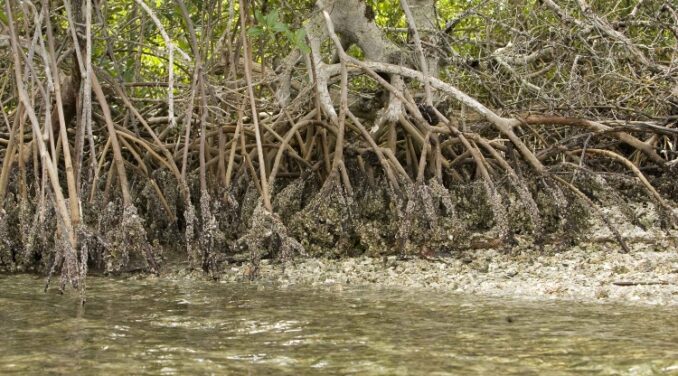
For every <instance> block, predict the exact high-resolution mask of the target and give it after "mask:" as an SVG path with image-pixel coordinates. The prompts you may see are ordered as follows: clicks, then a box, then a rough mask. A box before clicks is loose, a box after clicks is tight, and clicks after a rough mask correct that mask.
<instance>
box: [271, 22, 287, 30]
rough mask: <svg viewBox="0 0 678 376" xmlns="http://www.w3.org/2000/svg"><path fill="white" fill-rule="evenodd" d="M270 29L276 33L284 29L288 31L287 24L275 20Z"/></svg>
mask: <svg viewBox="0 0 678 376" xmlns="http://www.w3.org/2000/svg"><path fill="white" fill-rule="evenodd" d="M272 29H273V31H275V32H276V33H284V32H286V31H289V27H288V26H287V24H284V23H282V22H276V23H275V24H273V27H272Z"/></svg>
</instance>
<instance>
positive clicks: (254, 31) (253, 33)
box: [247, 26, 264, 37]
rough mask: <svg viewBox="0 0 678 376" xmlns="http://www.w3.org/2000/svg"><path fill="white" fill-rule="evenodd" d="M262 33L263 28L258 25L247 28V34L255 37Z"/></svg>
mask: <svg viewBox="0 0 678 376" xmlns="http://www.w3.org/2000/svg"><path fill="white" fill-rule="evenodd" d="M263 33H264V30H263V29H262V28H260V27H258V26H252V27H250V28H249V29H248V30H247V35H249V36H251V37H257V36H259V35H261V34H263Z"/></svg>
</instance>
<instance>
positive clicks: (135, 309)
mask: <svg viewBox="0 0 678 376" xmlns="http://www.w3.org/2000/svg"><path fill="white" fill-rule="evenodd" d="M43 283H44V279H43V278H38V277H35V276H28V275H12V276H1V275H0V374H3V375H4V374H21V375H24V374H69V375H70V374H106V375H129V374H133V375H137V374H153V375H156V374H166V375H172V374H181V375H195V374H257V375H262V374H263V375H265V374H294V375H299V374H322V375H327V374H388V375H393V374H422V375H428V374H464V375H469V374H488V375H495V374H502V375H507V374H520V375H525V374H528V375H529V374H534V375H547V374H553V375H563V374H599V375H608V374H609V375H612V374H634V375H643V374H678V312H675V311H673V310H669V309H662V308H638V307H630V306H628V307H625V306H613V305H585V304H577V303H571V302H566V303H543V302H541V303H534V302H532V303H530V302H524V301H511V300H492V299H481V298H478V297H471V296H459V295H450V294H441V293H436V292H425V291H409V292H403V291H398V290H375V289H353V288H344V289H342V290H338V289H337V288H336V287H335V288H301V287H288V288H280V287H274V286H264V285H248V284H220V283H212V282H204V281H193V282H187V281H181V282H172V281H165V280H162V281H154V280H141V281H139V280H120V279H108V278H93V277H90V278H89V279H88V297H89V298H88V301H87V303H86V305H85V306H84V307H80V305H79V304H78V298H77V296H76V294H72V293H71V294H68V293H67V294H66V295H64V296H61V295H58V294H57V293H56V292H53V291H50V292H47V293H43V292H42V286H43Z"/></svg>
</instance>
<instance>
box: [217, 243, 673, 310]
mask: <svg viewBox="0 0 678 376" xmlns="http://www.w3.org/2000/svg"><path fill="white" fill-rule="evenodd" d="M536 253H537V252H536V251H532V252H529V251H526V252H523V253H520V254H512V255H507V254H505V253H502V252H499V251H496V250H475V251H473V252H468V253H465V254H462V255H457V256H455V257H445V258H437V259H435V260H424V259H419V258H417V259H409V260H401V259H398V258H397V257H395V256H390V257H386V258H370V257H359V258H348V259H343V260H328V259H297V260H296V261H295V262H288V263H287V264H286V265H285V267H284V268H283V267H282V265H280V264H276V263H270V262H269V261H268V260H263V261H262V264H261V270H260V277H259V281H260V282H263V283H275V284H279V285H281V286H288V285H299V284H303V285H313V286H327V287H330V288H333V289H343V288H347V287H351V286H373V287H375V288H384V287H388V288H425V289H433V290H445V291H448V292H458V293H465V294H476V295H483V296H494V297H511V298H520V299H529V300H539V299H560V300H573V301H586V302H607V303H622V304H642V305H664V306H669V305H671V306H675V305H678V251H677V250H676V249H675V248H673V247H670V248H666V249H656V248H655V249H652V248H650V247H647V246H645V247H643V246H638V245H636V246H635V247H634V250H633V252H631V253H629V254H622V253H619V252H617V251H611V250H610V249H606V248H605V247H602V246H595V245H591V244H589V245H587V246H584V247H581V246H578V247H573V248H571V249H569V250H566V251H564V252H559V253H552V254H542V255H537V254H536ZM249 270H250V266H249V265H247V264H245V265H239V266H229V267H227V270H226V271H225V273H224V275H223V276H222V281H226V282H236V281H243V280H247V274H248V271H249Z"/></svg>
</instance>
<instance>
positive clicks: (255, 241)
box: [237, 203, 305, 278]
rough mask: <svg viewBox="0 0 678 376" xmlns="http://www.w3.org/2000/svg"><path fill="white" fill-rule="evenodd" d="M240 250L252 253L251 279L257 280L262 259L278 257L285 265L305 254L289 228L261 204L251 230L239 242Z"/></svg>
mask: <svg viewBox="0 0 678 376" xmlns="http://www.w3.org/2000/svg"><path fill="white" fill-rule="evenodd" d="M237 244H238V247H239V248H240V249H246V250H248V251H249V253H250V262H251V269H250V273H249V277H250V278H255V277H256V276H257V274H258V271H259V262H260V261H261V259H262V258H264V257H267V256H270V257H277V259H278V260H279V261H280V262H282V263H283V265H284V263H285V262H287V261H290V260H291V259H292V258H293V257H294V255H295V254H302V255H303V254H305V251H304V247H303V246H302V245H301V244H300V243H299V242H298V241H297V240H296V239H294V238H293V237H291V236H289V235H288V233H287V227H285V225H284V224H283V222H282V220H281V219H280V217H279V216H278V215H277V214H275V213H270V212H268V211H267V210H266V209H265V208H264V207H263V205H261V203H260V204H259V205H257V207H256V208H255V209H254V213H252V218H251V220H250V229H249V230H248V231H247V233H246V234H245V235H244V236H242V237H241V238H240V239H238V241H237Z"/></svg>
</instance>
